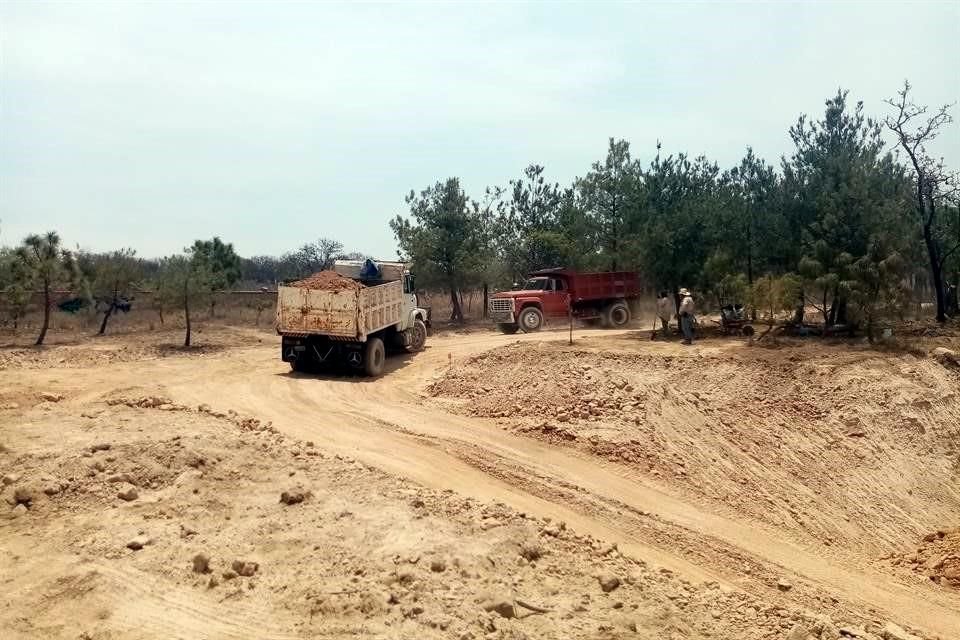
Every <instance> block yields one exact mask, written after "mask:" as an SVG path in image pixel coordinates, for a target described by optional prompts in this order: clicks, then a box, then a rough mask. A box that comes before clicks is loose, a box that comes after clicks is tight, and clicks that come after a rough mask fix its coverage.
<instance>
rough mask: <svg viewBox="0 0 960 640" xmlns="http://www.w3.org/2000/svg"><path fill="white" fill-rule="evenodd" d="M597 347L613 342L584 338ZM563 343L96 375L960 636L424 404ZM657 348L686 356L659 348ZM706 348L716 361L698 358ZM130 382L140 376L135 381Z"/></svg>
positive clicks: (629, 488) (564, 459) (889, 596)
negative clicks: (469, 366)
mask: <svg viewBox="0 0 960 640" xmlns="http://www.w3.org/2000/svg"><path fill="white" fill-rule="evenodd" d="M593 334H602V335H610V334H609V332H587V331H583V332H580V333H579V334H578V335H580V336H587V335H593ZM560 337H561V336H560V335H559V334H549V333H547V334H539V335H533V336H530V335H527V336H501V335H497V334H492V333H491V334H474V335H467V336H445V337H440V338H433V339H432V340H431V346H430V348H429V349H428V350H427V351H425V352H423V353H421V354H418V355H417V356H415V357H412V358H400V359H396V360H394V361H392V362H391V364H390V369H391V370H390V371H389V372H388V374H387V375H385V376H384V377H382V378H380V379H378V380H366V379H359V378H324V377H316V376H305V375H299V374H296V375H294V374H291V373H290V371H289V368H288V366H287V365H286V364H285V363H283V362H280V360H279V358H278V356H277V353H276V350H277V347H276V346H274V345H270V346H264V347H260V348H253V349H243V350H238V351H233V352H231V353H229V354H227V355H225V356H223V357H215V358H203V359H165V360H159V361H149V362H142V363H132V364H130V365H125V366H124V367H122V369H121V368H117V369H109V370H105V369H102V368H101V369H96V370H92V371H91V376H93V377H94V378H100V377H101V376H103V378H104V379H102V380H98V383H99V384H98V385H97V386H100V384H105V385H112V386H127V385H125V384H124V381H129V380H151V381H152V382H154V383H156V384H158V385H159V386H161V387H162V388H163V389H164V391H165V392H166V393H167V394H168V395H170V396H171V397H173V398H174V399H175V400H176V401H178V402H184V403H190V404H200V403H208V404H210V405H212V406H213V407H215V408H219V409H224V410H225V409H233V410H235V411H237V412H239V413H242V414H248V415H254V416H256V417H258V418H260V419H263V420H270V421H272V422H273V424H274V426H275V427H277V428H278V429H280V430H282V431H283V432H285V433H288V434H290V435H293V436H296V437H298V438H302V439H304V440H311V441H313V442H314V443H316V445H317V446H320V447H322V448H324V449H327V450H329V451H332V452H335V453H339V454H342V455H346V456H350V457H352V458H355V459H358V460H361V461H363V462H365V463H368V464H371V465H374V466H377V467H379V468H382V469H384V470H387V471H389V472H392V473H395V474H397V475H400V476H404V477H408V478H411V479H413V480H415V481H416V482H419V483H421V484H423V485H426V486H429V487H435V488H441V489H451V490H453V491H456V492H458V493H460V494H462V495H465V496H471V497H474V498H477V499H482V500H498V501H501V502H503V503H506V504H509V505H510V506H512V507H514V508H516V509H518V510H520V511H526V512H530V513H535V514H537V515H539V516H548V517H551V518H554V519H558V520H563V521H565V522H566V523H567V524H568V525H570V526H572V527H573V528H575V529H577V530H579V531H581V532H584V533H590V534H592V535H594V536H596V537H600V538H604V539H607V540H611V541H616V542H617V543H618V545H619V547H620V549H621V550H622V551H623V552H624V553H626V554H628V555H633V556H636V557H638V558H641V559H643V560H646V561H648V562H652V563H655V564H658V565H661V566H664V567H667V568H669V569H671V570H673V571H675V572H678V573H680V574H681V575H683V576H684V577H686V578H687V579H690V580H717V581H719V582H721V583H724V584H728V585H735V586H737V587H738V588H742V589H746V590H750V591H752V592H754V593H762V594H763V595H764V597H768V598H769V599H771V600H775V599H776V598H777V597H778V596H779V595H780V594H778V593H777V590H776V587H775V582H776V579H777V577H779V576H786V577H788V578H789V579H790V580H792V581H794V583H795V584H797V585H798V588H797V589H795V590H794V592H793V594H791V596H792V597H793V599H794V600H797V599H800V600H803V599H804V598H806V602H807V603H808V604H811V606H812V605H815V604H816V601H818V600H820V601H823V600H826V599H828V598H836V599H838V600H840V601H841V602H845V603H849V605H850V608H851V610H859V611H861V612H867V611H873V612H874V614H875V615H876V617H877V618H878V619H880V618H883V619H886V618H889V619H894V620H898V621H900V622H903V623H907V624H909V625H912V626H914V627H917V628H921V629H926V630H927V631H928V632H931V633H936V634H940V635H942V636H944V637H958V634H960V611H958V610H957V607H956V601H955V600H951V599H950V598H949V597H947V596H942V597H941V596H939V595H934V596H931V594H930V592H927V591H919V590H916V589H915V588H913V587H911V586H908V585H903V584H898V583H895V582H893V581H891V580H890V577H889V576H887V575H881V574H879V573H874V572H872V571H870V569H869V568H867V567H865V566H864V563H863V562H862V561H858V559H857V558H854V557H852V556H844V554H843V552H842V551H839V550H834V552H833V553H832V554H831V555H830V556H825V555H824V554H823V553H822V552H821V551H822V550H818V549H812V548H803V547H802V546H800V545H798V544H795V543H791V542H790V541H788V540H786V539H784V536H783V535H778V532H777V531H776V530H772V529H770V528H767V527H764V526H758V525H757V523H755V522H752V521H746V520H741V519H737V518H736V515H735V514H728V513H721V512H719V510H717V509H713V508H710V507H708V506H706V505H702V504H697V503H695V502H693V501H690V500H686V499H684V498H683V497H682V496H680V495H679V494H675V493H673V492H671V491H670V489H669V487H666V486H661V485H657V484H655V483H654V482H652V481H651V480H649V479H647V478H645V477H642V476H640V475H637V474H633V473H631V472H630V471H629V470H628V469H626V468H624V467H622V466H619V465H612V464H608V463H603V462H601V461H598V460H597V459H594V458H588V457H586V456H585V455H583V454H580V453H578V452H575V451H572V450H569V449H564V448H559V447H555V446H551V445H548V444H544V443H540V442H538V441H535V440H532V439H528V438H523V437H519V436H515V435H512V434H509V433H506V432H504V431H503V430H501V429H500V428H499V427H497V425H496V424H495V422H494V421H490V420H482V419H476V418H465V417H460V416H454V415H450V414H447V413H444V412H441V411H438V410H437V409H436V408H435V407H432V406H427V405H425V404H424V403H423V401H422V398H421V396H420V395H419V392H420V390H421V389H422V388H423V386H424V385H425V384H426V383H427V382H428V381H429V380H431V379H432V378H433V377H435V376H436V375H438V374H439V373H440V372H441V371H442V368H443V367H444V366H446V365H447V363H448V362H450V361H452V360H453V359H457V358H462V357H465V356H468V355H470V354H473V353H478V352H482V351H484V350H487V349H490V348H493V347H496V346H499V345H504V344H509V343H512V342H514V341H516V340H544V339H547V340H555V339H559V338H560ZM564 337H565V336H564ZM651 348H656V349H660V350H672V351H677V352H679V351H680V349H681V348H680V347H679V346H678V345H674V344H659V343H658V344H656V345H654V346H652V347H651ZM704 348H706V349H712V347H695V349H704ZM685 353H689V351H685ZM131 369H142V370H143V371H141V372H138V374H137V375H136V376H131V375H130V374H131ZM92 382H93V380H92V379H88V380H87V383H92ZM85 386H86V385H85ZM100 388H101V389H102V388H103V387H100ZM859 560H862V559H859Z"/></svg>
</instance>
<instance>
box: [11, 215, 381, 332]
mask: <svg viewBox="0 0 960 640" xmlns="http://www.w3.org/2000/svg"><path fill="white" fill-rule="evenodd" d="M363 257H364V256H363V254H360V253H356V252H349V253H345V252H344V251H343V245H342V244H341V243H340V242H338V241H336V240H331V239H329V238H320V239H319V240H317V241H315V242H310V243H306V244H304V245H302V246H301V247H300V248H298V249H296V250H294V251H291V252H288V253H285V254H283V255H281V256H279V257H274V256H255V257H253V258H243V257H240V256H238V255H237V254H236V252H235V251H234V248H233V245H232V244H230V243H225V242H223V241H222V240H221V239H220V238H219V237H214V238H212V239H210V240H197V241H196V242H194V244H193V245H191V246H190V247H187V248H186V249H184V251H183V252H182V253H179V254H175V255H171V256H167V257H165V258H159V259H148V258H141V257H138V256H137V255H136V252H135V251H134V250H133V249H119V250H116V251H110V252H105V253H96V252H89V251H82V250H79V249H78V250H75V251H74V250H70V249H68V248H67V247H65V246H64V245H63V241H62V240H61V238H60V235H59V234H58V233H56V232H54V231H50V232H47V233H45V234H43V235H36V234H34V235H30V236H28V237H27V238H25V239H24V240H23V242H22V243H21V244H20V246H18V247H15V248H4V247H0V292H2V293H3V302H4V308H5V312H6V314H7V316H8V317H7V321H8V322H10V323H11V324H12V325H13V327H14V329H16V328H17V325H18V323H19V321H20V319H21V318H22V317H23V315H24V314H25V312H26V310H27V307H28V305H29V304H30V301H31V299H32V297H33V296H34V294H35V293H36V292H40V294H41V295H42V298H43V301H42V304H41V310H42V314H43V315H42V322H41V326H40V332H39V335H38V336H37V340H36V344H37V345H41V344H43V342H44V340H45V339H46V335H47V331H48V330H49V327H50V316H51V313H52V312H53V309H54V307H57V306H59V307H60V308H61V309H63V310H64V311H70V312H76V311H79V310H80V309H81V308H84V307H93V309H94V310H95V311H96V312H97V313H100V314H102V318H101V319H100V328H99V332H98V333H99V334H100V335H103V334H104V333H106V331H107V326H108V323H109V321H110V318H111V317H113V316H114V315H115V314H116V313H117V312H119V311H127V310H129V309H130V305H131V301H133V300H134V299H135V298H136V296H137V293H138V292H140V291H145V290H146V291H151V292H153V293H154V294H155V295H154V296H153V304H154V305H155V310H156V311H157V312H158V313H159V317H160V320H161V322H163V313H164V310H176V311H179V312H182V314H183V318H184V324H185V327H186V333H185V335H184V346H187V347H189V346H190V342H191V335H192V322H191V313H192V312H195V310H196V309H197V308H198V307H199V306H200V305H206V304H209V305H210V311H211V314H212V313H213V306H214V305H215V304H216V300H217V298H216V297H215V296H214V295H213V294H214V293H216V292H219V291H226V290H228V289H231V288H236V287H237V286H243V285H247V286H250V285H260V284H266V283H269V284H277V283H278V282H284V281H288V280H295V279H298V278H303V277H306V276H308V275H310V274H312V273H316V272H317V271H322V270H324V269H329V268H331V267H332V265H333V262H334V260H336V259H338V258H363ZM64 292H66V299H64V297H65V293H64Z"/></svg>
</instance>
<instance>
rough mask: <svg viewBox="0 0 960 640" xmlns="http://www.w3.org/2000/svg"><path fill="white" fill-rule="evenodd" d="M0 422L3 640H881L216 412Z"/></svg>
mask: <svg viewBox="0 0 960 640" xmlns="http://www.w3.org/2000/svg"><path fill="white" fill-rule="evenodd" d="M4 425H5V426H4V427H3V430H2V432H0V434H2V445H3V446H2V447H0V467H2V469H3V473H4V474H5V475H4V477H3V484H2V485H0V495H2V498H3V501H0V505H2V508H0V539H2V540H3V548H4V553H3V554H0V573H2V575H3V576H4V579H3V581H4V596H3V601H4V606H3V607H0V628H3V629H4V630H5V635H4V637H5V638H39V637H42V638H69V639H71V640H75V639H76V638H87V639H110V638H114V639H117V638H169V637H191V638H200V637H204V638H215V637H216V638H225V637H231V638H232V637H238V638H239V637H284V638H300V637H303V638H316V637H336V638H348V637H361V636H362V637H371V638H372V637H376V638H426V639H431V638H445V639H446V638H449V639H457V640H459V639H474V640H479V639H480V638H490V639H501V640H508V639H509V640H524V639H528V638H529V639H533V638H557V639H561V638H562V639H568V638H574V639H577V638H581V639H586V638H599V637H603V638H619V637H631V638H632V637H639V638H653V637H657V638H671V639H700V638H703V639H707V638H745V639H756V640H760V639H773V638H783V637H785V635H786V634H787V633H793V635H791V636H790V637H791V638H804V639H807V638H815V639H821V638H824V639H825V638H830V639H831V640H835V638H837V637H838V636H837V635H836V633H837V631H836V630H837V628H838V627H842V626H843V625H844V624H846V625H848V626H850V628H854V627H858V628H860V629H866V630H874V631H879V626H878V624H874V623H873V622H872V620H871V617H870V615H869V613H867V612H856V611H853V612H850V614H849V615H848V614H846V613H844V614H842V616H843V619H842V620H836V621H831V620H830V619H829V618H827V617H825V616H824V615H823V612H822V611H810V610H807V609H806V608H805V607H802V606H799V605H796V604H794V603H791V602H790V601H789V599H784V600H776V599H774V598H775V596H771V597H770V598H768V599H766V600H761V599H759V598H758V597H756V596H754V595H750V594H747V593H744V592H742V591H739V590H736V589H731V588H729V586H721V585H719V584H718V583H716V582H702V583H696V584H695V583H691V582H689V581H687V580H684V579H682V578H680V577H678V576H676V575H674V574H673V573H672V572H670V571H668V570H666V569H662V568H658V567H655V566H652V565H648V564H645V563H643V562H640V561H637V560H633V559H630V558H627V557H625V556H623V555H621V554H620V553H619V551H618V550H617V548H616V547H615V546H612V545H609V544H605V543H602V542H601V541H599V540H597V539H594V538H591V537H589V536H585V535H579V534H578V533H577V532H576V531H574V530H572V529H570V528H568V527H565V526H564V524H563V523H560V522H556V521H553V522H551V521H548V520H545V519H538V518H534V517H531V516H528V515H524V514H521V513H518V512H516V511H514V510H512V509H510V508H508V507H506V506H504V505H502V504H498V503H481V502H478V501H476V500H471V499H469V498H463V497H459V496H457V495H455V494H453V493H452V492H444V491H436V490H429V489H425V488H423V487H421V486H418V485H416V484H414V483H411V482H409V481H405V480H401V479H398V478H396V477H394V476H391V475H389V474H386V473H383V472H380V471H377V470H375V469H373V468H371V467H368V466H366V465H364V464H361V463H359V462H357V461H355V460H352V459H348V458H344V457H341V456H335V455H330V454H326V453H323V452H321V451H320V450H319V449H318V448H316V447H314V445H313V443H311V442H304V441H299V440H296V439H292V438H289V437H286V436H284V435H282V434H280V433H278V432H277V431H276V430H274V429H273V428H272V427H271V425H270V424H267V423H262V422H261V421H259V420H257V419H255V418H251V417H246V416H242V415H238V414H237V413H234V412H233V411H230V410H226V409H224V408H221V407H209V406H206V405H201V406H199V407H195V406H185V405H181V404H177V403H176V402H175V401H173V400H171V399H169V398H166V397H163V396H160V395H151V394H150V393H145V392H144V391H142V390H140V391H135V390H133V389H123V390H116V391H113V392H109V393H106V394H103V395H102V396H100V397H91V396H82V397H72V396H67V397H63V396H56V397H55V396H52V395H51V396H50V400H48V401H45V402H43V403H41V404H39V405H34V406H30V407H25V408H22V409H19V410H17V411H16V420H13V421H11V420H5V421H4ZM771 599H772V601H771ZM859 637H861V638H866V637H868V636H866V635H862V636H859Z"/></svg>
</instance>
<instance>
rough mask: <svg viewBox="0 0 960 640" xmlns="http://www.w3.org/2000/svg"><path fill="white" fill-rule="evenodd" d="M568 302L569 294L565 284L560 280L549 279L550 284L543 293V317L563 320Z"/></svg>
mask: <svg viewBox="0 0 960 640" xmlns="http://www.w3.org/2000/svg"><path fill="white" fill-rule="evenodd" d="M568 300H569V292H568V291H567V287H566V283H565V282H564V281H563V280H561V279H560V278H550V284H549V285H548V288H547V289H546V290H544V292H543V313H544V315H547V316H553V317H557V316H560V317H564V318H565V317H566V316H567V305H568V304H569V302H568Z"/></svg>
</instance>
